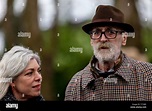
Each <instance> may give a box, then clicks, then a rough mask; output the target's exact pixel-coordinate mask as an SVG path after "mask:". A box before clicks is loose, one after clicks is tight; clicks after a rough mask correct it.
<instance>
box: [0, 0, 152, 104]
mask: <svg viewBox="0 0 152 111" xmlns="http://www.w3.org/2000/svg"><path fill="white" fill-rule="evenodd" d="M100 4H105V5H113V6H116V7H117V8H119V9H120V10H122V12H124V14H125V21H126V22H127V23H130V24H132V26H133V27H134V28H135V37H133V38H131V37H130V38H128V42H127V45H126V46H125V47H123V49H122V50H123V51H124V52H125V53H126V54H127V55H128V56H130V57H133V58H135V59H137V60H140V61H146V62H152V48H151V47H152V39H151V37H152V14H151V10H152V7H151V6H152V1H151V0H0V56H1V57H2V55H3V54H4V52H6V51H7V50H9V49H10V48H11V47H12V46H14V45H23V46H25V47H29V48H30V49H32V50H33V51H35V52H38V53H39V55H40V57H41V61H42V65H41V67H42V76H43V82H42V94H43V96H44V98H45V99H46V100H49V101H63V100H64V93H65V89H66V86H67V84H68V82H69V80H70V79H71V77H72V76H73V75H74V74H75V73H76V72H78V71H79V70H81V69H83V68H84V67H85V66H86V65H87V64H88V63H89V61H90V58H91V57H92V55H93V51H92V47H91V46H90V38H89V36H88V35H87V34H86V33H84V32H83V31H82V28H81V27H82V26H83V25H84V24H86V23H88V22H90V21H91V19H92V17H93V16H94V13H95V9H96V7H97V6H98V5H100Z"/></svg>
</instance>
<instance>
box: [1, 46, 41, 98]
mask: <svg viewBox="0 0 152 111" xmlns="http://www.w3.org/2000/svg"><path fill="white" fill-rule="evenodd" d="M33 58H34V59H36V61H37V62H38V64H39V65H41V60H40V57H39V55H38V53H34V52H33V51H32V50H30V49H28V48H25V47H23V46H14V47H12V48H11V49H10V50H9V51H8V52H6V53H4V55H3V57H2V59H1V61H0V99H1V98H2V97H3V96H4V95H5V94H6V93H7V90H8V88H9V85H10V82H12V80H13V79H15V77H17V76H18V75H20V73H21V72H22V71H23V70H24V69H25V68H26V67H27V65H28V63H29V61H30V60H31V59H33Z"/></svg>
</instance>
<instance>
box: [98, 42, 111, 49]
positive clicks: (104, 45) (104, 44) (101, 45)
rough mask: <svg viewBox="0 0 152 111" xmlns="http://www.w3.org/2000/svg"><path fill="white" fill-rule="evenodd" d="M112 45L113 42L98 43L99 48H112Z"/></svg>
mask: <svg viewBox="0 0 152 111" xmlns="http://www.w3.org/2000/svg"><path fill="white" fill-rule="evenodd" d="M111 47H112V44H111V43H108V42H106V43H99V44H97V48H98V49H100V48H111Z"/></svg>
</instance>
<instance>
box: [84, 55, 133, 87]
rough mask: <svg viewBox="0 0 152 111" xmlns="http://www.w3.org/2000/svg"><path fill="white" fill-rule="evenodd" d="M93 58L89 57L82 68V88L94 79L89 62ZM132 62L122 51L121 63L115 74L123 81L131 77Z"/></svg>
mask: <svg viewBox="0 0 152 111" xmlns="http://www.w3.org/2000/svg"><path fill="white" fill-rule="evenodd" d="M93 60H94V59H91V61H90V63H89V64H88V65H87V66H86V67H85V68H84V73H83V75H82V88H85V87H86V86H87V85H90V84H91V83H92V81H95V79H96V77H95V76H93V74H92V71H91V62H92V61H93ZM133 70H134V69H133V64H132V61H131V60H130V59H129V58H128V57H127V56H126V55H125V54H124V53H122V63H121V64H120V66H119V67H118V68H117V69H116V71H115V73H114V74H115V75H118V76H121V77H122V78H123V79H124V80H125V81H127V82H129V81H130V78H131V74H132V72H133Z"/></svg>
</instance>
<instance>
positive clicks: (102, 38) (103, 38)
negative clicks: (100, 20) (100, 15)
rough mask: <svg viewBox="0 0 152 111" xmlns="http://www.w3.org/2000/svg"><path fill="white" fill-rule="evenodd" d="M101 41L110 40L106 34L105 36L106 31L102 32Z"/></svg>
mask: <svg viewBox="0 0 152 111" xmlns="http://www.w3.org/2000/svg"><path fill="white" fill-rule="evenodd" d="M100 41H101V42H106V41H108V39H107V38H106V36H105V33H101V36H100Z"/></svg>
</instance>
